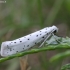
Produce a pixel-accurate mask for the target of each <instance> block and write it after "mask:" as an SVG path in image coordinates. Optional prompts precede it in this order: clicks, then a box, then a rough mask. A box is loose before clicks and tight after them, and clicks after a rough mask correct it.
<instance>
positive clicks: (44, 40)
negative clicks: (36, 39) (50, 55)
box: [39, 35, 50, 48]
mask: <svg viewBox="0 0 70 70" xmlns="http://www.w3.org/2000/svg"><path fill="white" fill-rule="evenodd" d="M49 37H50V35H48V36H47V37H46V39H45V40H44V41H43V42H42V44H41V45H40V46H39V48H40V47H42V46H43V45H44V43H45V42H46V40H47V39H48V38H49Z"/></svg>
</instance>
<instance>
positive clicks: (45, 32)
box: [1, 26, 58, 57]
mask: <svg viewBox="0 0 70 70" xmlns="http://www.w3.org/2000/svg"><path fill="white" fill-rule="evenodd" d="M56 32H58V28H57V27H56V26H51V27H46V28H43V29H41V30H39V31H36V32H34V33H31V34H29V35H26V36H24V37H21V38H18V39H15V40H12V41H5V42H2V44H1V56H3V57H6V56H9V55H12V54H16V53H18V52H22V51H25V50H28V49H29V48H31V47H33V46H34V45H36V44H38V43H40V42H42V41H43V43H42V44H41V45H40V46H39V47H41V46H42V45H43V44H44V42H45V41H46V40H47V39H48V38H49V37H50V36H52V34H54V33H56Z"/></svg>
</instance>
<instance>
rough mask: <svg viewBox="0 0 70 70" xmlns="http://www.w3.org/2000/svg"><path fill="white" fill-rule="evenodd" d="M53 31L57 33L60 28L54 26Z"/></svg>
mask: <svg viewBox="0 0 70 70" xmlns="http://www.w3.org/2000/svg"><path fill="white" fill-rule="evenodd" d="M52 32H53V33H54V34H56V33H57V32H58V28H57V27H56V26H52Z"/></svg>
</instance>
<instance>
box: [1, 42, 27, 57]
mask: <svg viewBox="0 0 70 70" xmlns="http://www.w3.org/2000/svg"><path fill="white" fill-rule="evenodd" d="M10 42H11V41H5V42H2V44H1V56H3V57H5V56H8V55H12V54H15V53H16V51H17V49H19V50H21V47H23V45H24V44H25V43H26V41H25V42H23V43H22V44H19V45H11V46H8V44H9V43H10Z"/></svg>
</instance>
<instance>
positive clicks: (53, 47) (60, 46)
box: [0, 44, 70, 63]
mask: <svg viewBox="0 0 70 70" xmlns="http://www.w3.org/2000/svg"><path fill="white" fill-rule="evenodd" d="M56 49H70V46H69V45H67V44H65V45H61V44H59V45H49V46H47V47H43V48H38V49H32V50H29V51H24V52H20V53H17V54H14V55H11V56H7V57H5V58H0V63H1V62H4V61H7V60H10V59H13V58H15V57H21V56H24V55H27V54H33V53H38V52H43V51H49V50H56ZM68 55H70V53H68Z"/></svg>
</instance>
